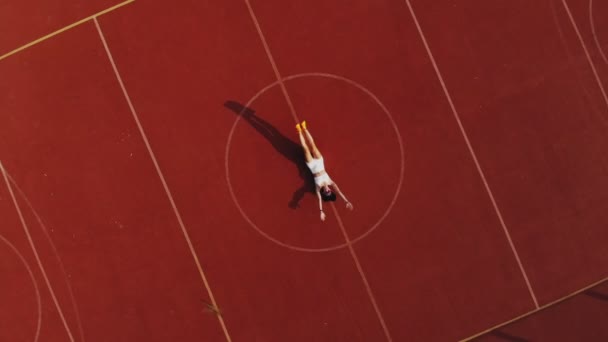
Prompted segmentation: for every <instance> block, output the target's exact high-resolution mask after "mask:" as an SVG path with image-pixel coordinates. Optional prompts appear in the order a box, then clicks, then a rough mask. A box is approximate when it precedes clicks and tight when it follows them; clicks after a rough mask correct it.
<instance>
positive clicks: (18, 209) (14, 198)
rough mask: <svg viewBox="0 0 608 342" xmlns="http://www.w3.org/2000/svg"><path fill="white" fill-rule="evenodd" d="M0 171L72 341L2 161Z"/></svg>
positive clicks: (69, 335)
mask: <svg viewBox="0 0 608 342" xmlns="http://www.w3.org/2000/svg"><path fill="white" fill-rule="evenodd" d="M0 171H2V176H3V177H4V181H5V182H6V186H7V188H8V192H9V193H10V195H11V199H12V200H13V204H14V206H15V209H16V210H17V214H18V215H19V220H20V221H21V225H22V226H23V230H24V231H25V235H26V236H27V240H28V242H29V244H30V247H31V248H32V252H33V254H34V257H35V258H36V262H37V263H38V268H39V269H40V272H41V273H42V276H43V277H44V282H45V283H46V286H47V288H48V289H49V292H50V293H51V297H52V299H53V303H54V304H55V307H56V308H57V312H58V313H59V317H60V318H61V322H62V323H63V326H64V327H65V331H66V332H67V334H68V337H69V339H70V341H71V342H74V336H73V335H72V331H71V330H70V327H69V326H68V322H67V321H66V319H65V316H64V315H63V310H61V306H60V305H59V301H58V300H57V296H55V291H54V290H53V287H52V286H51V282H50V281H49V277H48V276H47V274H46V271H45V270H44V266H42V261H41V260H40V256H39V255H38V250H37V249H36V246H35V245H34V241H33V239H32V236H31V235H30V230H29V228H28V226H27V223H26V222H25V218H24V217H23V214H22V213H21V208H20V207H19V203H18V202H17V198H16V197H15V193H14V192H13V188H12V187H11V183H10V182H9V180H8V176H7V172H6V170H5V169H4V166H3V165H2V161H0Z"/></svg>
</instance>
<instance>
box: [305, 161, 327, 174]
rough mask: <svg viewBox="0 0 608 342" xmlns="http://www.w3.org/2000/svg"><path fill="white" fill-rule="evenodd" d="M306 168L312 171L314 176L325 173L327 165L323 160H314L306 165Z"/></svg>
mask: <svg viewBox="0 0 608 342" xmlns="http://www.w3.org/2000/svg"><path fill="white" fill-rule="evenodd" d="M306 166H308V168H309V169H310V172H312V173H313V174H315V173H319V172H322V171H325V163H324V161H323V158H319V159H314V158H313V160H311V161H310V162H308V163H306Z"/></svg>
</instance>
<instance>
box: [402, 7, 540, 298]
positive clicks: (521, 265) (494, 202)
mask: <svg viewBox="0 0 608 342" xmlns="http://www.w3.org/2000/svg"><path fill="white" fill-rule="evenodd" d="M405 3H406V4H407V7H408V8H409V11H410V14H411V15H412V19H413V20H414V24H416V28H417V29H418V34H419V35H420V39H421V40H422V43H423V44H424V48H425V49H426V52H427V54H428V56H429V59H430V60H431V63H432V64H433V68H434V69H435V73H436V74H437V78H438V79H439V82H440V83H441V88H442V89H443V92H444V94H445V97H446V99H447V100H448V103H449V104H450V108H451V109H452V113H453V114H454V118H455V119H456V122H457V123H458V127H459V128H460V132H461V133H462V136H463V138H464V141H465V142H466V144H467V148H468V149H469V152H470V153H471V157H472V158H473V161H474V162H475V167H476V168H477V172H478V173H479V176H480V177H481V180H482V181H483V185H484V187H485V188H486V192H487V193H488V196H489V197H490V201H491V202H492V206H493V207H494V211H495V212H496V216H498V220H499V221H500V225H501V226H502V229H503V231H504V233H505V235H506V237H507V240H508V241H509V245H510V246H511V251H512V252H513V255H514V256H515V259H516V260H517V264H518V266H519V270H520V271H521V274H522V276H523V278H524V280H525V282H526V286H527V287H528V291H529V292H530V296H531V297H532V300H533V301H534V305H535V306H536V308H539V305H538V300H537V299H536V295H535V294H534V290H533V289H532V285H531V284H530V280H529V279H528V275H527V274H526V270H525V269H524V266H523V264H522V262H521V259H520V257H519V254H518V253H517V249H516V248H515V245H514V243H513V240H512V239H511V234H510V233H509V229H508V228H507V225H506V224H505V221H504V219H503V217H502V213H501V212H500V209H499V208H498V205H497V203H496V199H495V198H494V195H493V194H492V190H491V189H490V185H489V184H488V181H487V180H486V176H485V174H484V172H483V170H482V168H481V165H480V163H479V160H478V159H477V155H476V154H475V150H473V146H472V145H471V142H470V141H469V136H468V135H467V132H466V131H465V129H464V126H463V124H462V122H461V121H460V115H459V114H458V111H457V110H456V107H455V106H454V102H453V101H452V96H451V95H450V92H449V91H448V88H447V86H446V84H445V81H444V79H443V76H442V75H441V72H440V71H439V67H438V66H437V62H436V61H435V57H433V53H432V52H431V49H430V47H429V44H428V42H427V40H426V37H425V36H424V32H423V31H422V27H421V26H420V23H419V22H418V18H417V17H416V13H415V12H414V9H413V7H412V5H411V3H410V0H405Z"/></svg>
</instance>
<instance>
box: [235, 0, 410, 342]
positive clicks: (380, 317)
mask: <svg viewBox="0 0 608 342" xmlns="http://www.w3.org/2000/svg"><path fill="white" fill-rule="evenodd" d="M245 3H246V4H247V8H248V9H249V14H250V16H251V19H252V21H253V23H254V24H255V27H256V30H257V32H258V35H259V37H260V40H261V41H262V44H264V49H265V50H266V55H267V56H268V59H269V61H270V63H271V64H272V67H273V69H274V73H275V75H276V77H277V82H279V84H280V85H281V89H282V90H283V95H285V99H286V100H287V102H288V104H289V108H290V110H291V115H292V116H293V118H294V120H295V122H296V123H298V122H300V120H298V116H297V114H296V111H295V108H294V107H293V104H292V103H291V99H290V97H289V93H288V92H287V88H286V87H285V84H284V79H283V78H282V77H281V74H280V73H279V70H278V68H277V66H276V63H275V62H274V58H273V57H272V53H271V52H270V48H269V47H268V44H267V43H266V38H265V37H264V33H263V32H262V29H261V28H260V25H259V22H258V19H257V17H256V15H255V12H254V11H253V8H252V7H251V4H250V3H249V0H245ZM400 141H401V140H400ZM333 208H334V213H335V215H336V218H337V219H338V221H339V222H342V219H341V218H340V215H339V213H338V211H337V210H336V209H335V206H333ZM340 226H341V229H342V231H343V234H344V239H345V242H346V244H347V245H348V247H349V248H348V250H349V252H350V254H351V256H352V258H353V261H354V262H355V265H356V266H357V271H358V272H359V275H360V276H361V280H362V281H363V283H364V285H365V288H366V290H367V294H368V296H369V299H370V301H371V302H372V304H373V306H374V310H375V312H376V316H377V317H378V320H379V321H380V323H381V325H382V329H383V331H384V335H385V336H386V339H387V341H389V342H392V337H391V334H390V332H389V330H388V327H387V326H386V324H385V322H384V318H383V316H382V312H381V311H380V308H379V307H378V305H377V304H376V298H375V296H374V293H373V292H372V289H371V287H370V286H369V283H368V282H367V277H366V275H365V272H364V271H363V268H362V267H361V265H360V264H359V258H358V257H357V254H356V252H355V249H354V248H353V246H352V244H351V241H350V240H349V238H348V234H346V230H345V229H344V226H343V225H342V223H340Z"/></svg>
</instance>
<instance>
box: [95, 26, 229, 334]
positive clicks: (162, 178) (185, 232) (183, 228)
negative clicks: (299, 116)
mask: <svg viewBox="0 0 608 342" xmlns="http://www.w3.org/2000/svg"><path fill="white" fill-rule="evenodd" d="M93 21H94V22H95V27H96V28H97V32H98V33H99V38H100V39H101V42H102V43H103V46H104V49H105V51H106V54H107V55H108V59H109V61H110V64H112V69H113V70H114V74H115V76H116V79H117V81H118V84H119V85H120V88H121V89H122V92H123V94H124V96H125V99H126V101H127V104H128V105H129V108H130V109H131V114H133V119H134V120H135V123H136V124H137V128H138V129H139V133H140V134H141V137H142V139H143V141H144V144H145V145H146V149H147V150H148V153H149V154H150V159H152V162H153V163H154V168H155V169H156V173H157V174H158V177H159V178H160V181H161V183H162V185H163V188H164V190H165V193H166V195H167V198H168V199H169V202H170V203H171V207H172V208H173V212H174V214H175V217H176V218H177V221H178V223H179V226H180V228H181V231H182V233H183V235H184V239H185V240H186V243H187V244H188V249H189V250H190V253H191V254H192V258H193V259H194V262H195V264H196V268H197V270H198V273H199V274H200V277H201V279H202V281H203V284H204V285H205V289H206V290H207V293H208V295H209V300H210V301H211V304H212V305H213V307H214V308H216V309H219V307H218V305H217V302H216V301H215V297H214V296H213V292H212V291H211V286H210V285H209V282H208V281H207V277H206V276H205V272H204V271H203V268H202V266H201V263H200V261H199V258H198V255H197V254H196V250H195V249H194V245H193V244H192V240H191V239H190V235H189V234H188V230H187V229H186V225H185V224H184V221H183V220H182V216H181V214H180V213H179V210H178V209H177V205H176V204H175V200H174V199H173V195H172V194H171V190H169V186H168V185H167V181H166V180H165V176H164V175H163V173H162V171H161V168H160V166H159V164H158V161H157V159H156V156H155V155H154V152H153V151H152V147H151V146H150V142H149V141H148V137H147V136H146V133H145V131H144V128H143V126H142V125H141V122H140V121H139V116H138V115H137V112H136V111H135V107H134V106H133V103H132V102H131V97H130V96H129V93H128V92H127V89H126V87H125V85H124V83H123V81H122V77H121V76H120V73H119V72H118V67H117V66H116V63H115V62H114V58H113V57H112V53H111V52H110V48H109V46H108V43H107V42H106V39H105V37H104V35H103V31H102V30H101V26H100V25H99V22H98V21H97V18H93ZM216 316H217V318H218V320H219V322H220V325H221V326H222V330H223V332H224V336H225V337H226V340H227V341H228V342H231V341H232V340H231V338H230V334H229V333H228V329H227V327H226V324H225V323H224V319H223V317H222V315H221V314H218V315H216Z"/></svg>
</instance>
